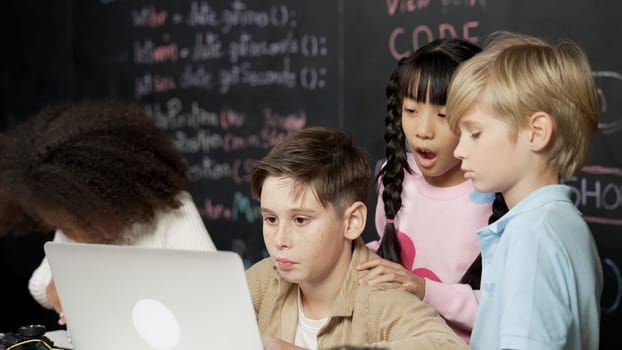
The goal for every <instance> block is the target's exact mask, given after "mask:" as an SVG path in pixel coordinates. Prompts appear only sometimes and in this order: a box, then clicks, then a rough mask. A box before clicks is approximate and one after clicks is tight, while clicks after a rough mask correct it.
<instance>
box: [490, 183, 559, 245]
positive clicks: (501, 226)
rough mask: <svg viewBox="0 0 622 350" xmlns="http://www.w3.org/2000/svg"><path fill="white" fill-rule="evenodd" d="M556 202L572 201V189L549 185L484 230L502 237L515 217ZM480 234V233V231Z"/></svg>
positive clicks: (522, 201) (532, 194) (536, 191)
mask: <svg viewBox="0 0 622 350" xmlns="http://www.w3.org/2000/svg"><path fill="white" fill-rule="evenodd" d="M556 201H570V187H568V186H566V185H547V186H544V187H541V188H539V189H537V190H535V191H534V192H532V193H530V194H529V195H528V196H527V197H525V198H523V200H521V201H520V202H518V203H517V204H516V205H515V206H514V208H512V209H510V211H508V212H507V213H506V214H505V215H503V216H502V217H501V218H499V219H498V220H497V221H495V222H493V223H492V224H490V225H488V226H486V227H484V228H482V229H481V230H480V231H483V230H484V229H486V230H488V231H491V233H493V234H496V235H501V234H502V233H503V231H504V230H505V227H506V226H507V224H508V222H509V221H510V220H511V219H512V218H513V217H515V216H517V215H520V214H522V213H524V212H526V211H529V210H532V209H535V208H539V207H541V206H543V205H545V204H547V203H550V202H556ZM478 234H479V231H478Z"/></svg>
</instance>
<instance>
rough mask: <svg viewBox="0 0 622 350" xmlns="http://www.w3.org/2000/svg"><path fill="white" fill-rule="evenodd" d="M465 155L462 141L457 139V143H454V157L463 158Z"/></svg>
mask: <svg viewBox="0 0 622 350" xmlns="http://www.w3.org/2000/svg"><path fill="white" fill-rule="evenodd" d="M465 156H466V154H465V152H464V145H463V143H462V141H458V144H457V145H456V148H455V149H454V157H456V159H460V160H463V159H464V157H465Z"/></svg>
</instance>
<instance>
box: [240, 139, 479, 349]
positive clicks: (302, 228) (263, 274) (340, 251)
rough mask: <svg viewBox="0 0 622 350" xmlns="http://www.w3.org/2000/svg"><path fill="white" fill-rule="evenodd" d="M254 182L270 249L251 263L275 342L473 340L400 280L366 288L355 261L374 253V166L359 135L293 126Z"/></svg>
mask: <svg viewBox="0 0 622 350" xmlns="http://www.w3.org/2000/svg"><path fill="white" fill-rule="evenodd" d="M250 183H251V193H252V195H253V196H254V197H255V198H257V199H258V200H259V201H260V203H261V214H262V217H263V235H264V242H265V245H266V248H267V250H268V252H269V254H270V257H268V258H266V259H264V260H262V261H260V262H258V263H256V264H255V265H254V266H252V267H251V268H250V269H249V270H248V271H247V278H248V283H249V288H250V291H251V296H252V299H253V304H254V307H255V312H256V315H257V321H258V324H259V330H260V333H261V334H262V338H263V343H264V348H265V349H300V348H306V349H316V348H319V349H326V348H330V347H335V346H339V345H345V344H350V345H358V346H378V347H387V348H390V349H415V348H417V349H466V348H467V345H466V344H465V343H464V342H463V341H462V339H460V338H459V337H458V336H457V335H456V334H455V333H453V331H452V330H451V329H450V328H449V327H448V326H447V324H446V323H445V321H444V320H443V319H442V318H440V317H439V316H438V315H437V314H436V312H435V311H434V310H433V309H432V308H431V307H430V306H428V305H427V304H425V303H423V302H422V301H421V300H419V299H418V298H417V297H416V296H414V295H413V294H411V293H409V292H407V291H405V290H403V289H401V288H400V287H399V285H397V284H389V283H380V284H377V285H375V286H369V285H362V286H359V283H358V281H359V279H361V278H363V277H364V275H365V272H359V271H356V270H355V266H357V265H358V264H359V263H361V262H363V261H367V260H369V259H370V258H372V256H373V255H374V253H372V252H371V251H370V250H368V249H367V248H366V246H365V244H364V243H363V241H362V239H361V238H360V235H361V233H362V232H363V229H364V227H365V222H366V218H367V208H366V206H365V200H366V199H367V195H368V191H369V189H370V185H371V171H370V167H369V163H368V160H367V156H366V155H365V153H364V152H363V151H361V150H360V149H359V148H357V147H355V146H354V145H353V143H352V139H351V138H350V136H348V135H347V134H346V133H344V132H341V131H338V130H333V129H327V128H308V129H303V130H300V131H298V132H295V133H293V134H290V135H289V136H288V137H286V138H285V139H284V140H283V141H282V142H281V143H279V144H278V145H276V146H275V147H274V148H273V149H272V150H271V151H270V153H269V154H268V155H267V156H266V157H265V158H264V159H263V160H261V161H259V162H258V163H256V164H255V166H254V168H253V170H252V173H251V179H250Z"/></svg>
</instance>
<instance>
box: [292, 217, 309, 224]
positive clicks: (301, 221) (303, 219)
mask: <svg viewBox="0 0 622 350" xmlns="http://www.w3.org/2000/svg"><path fill="white" fill-rule="evenodd" d="M294 222H295V223H296V224H297V225H304V224H306V223H307V222H309V218H306V217H303V216H297V217H295V218H294Z"/></svg>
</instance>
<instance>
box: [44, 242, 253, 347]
mask: <svg viewBox="0 0 622 350" xmlns="http://www.w3.org/2000/svg"><path fill="white" fill-rule="evenodd" d="M45 252H46V256H47V258H48V261H49V264H50V268H51V269H52V275H53V276H54V281H55V283H56V289H57V292H58V296H59V298H60V301H61V304H62V307H63V312H64V313H65V319H66V321H67V330H68V332H69V334H70V336H71V342H72V344H73V348H74V349H76V350H111V349H132V350H141V349H149V350H153V349H157V350H171V349H183V350H193V349H202V350H204V349H214V350H229V349H245V350H246V349H249V350H252V349H262V348H263V347H262V344H261V337H260V335H259V330H258V328H257V322H256V318H255V313H254V310H253V306H252V301H251V297H250V293H249V290H248V285H247V281H246V275H245V272H244V267H243V264H242V260H241V259H240V257H239V256H238V255H237V254H236V253H233V252H223V251H221V252H197V251H187V250H172V249H154V248H140V247H130V246H116V245H99V244H85V243H58V242H48V243H46V244H45Z"/></svg>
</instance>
